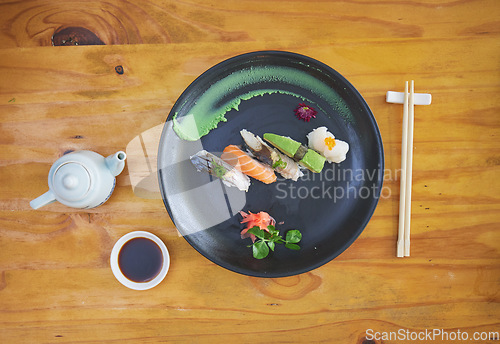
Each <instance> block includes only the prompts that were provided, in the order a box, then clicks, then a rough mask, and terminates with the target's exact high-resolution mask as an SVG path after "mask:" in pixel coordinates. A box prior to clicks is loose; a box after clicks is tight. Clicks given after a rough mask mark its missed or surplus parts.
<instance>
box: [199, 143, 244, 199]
mask: <svg viewBox="0 0 500 344" xmlns="http://www.w3.org/2000/svg"><path fill="white" fill-rule="evenodd" d="M190 159H191V162H192V163H193V165H194V166H195V167H196V169H197V170H198V172H208V173H210V174H211V175H213V176H215V177H217V178H220V179H221V180H222V182H223V183H224V184H225V185H227V186H235V187H237V188H238V189H240V190H241V191H248V187H249V186H250V178H248V177H247V176H246V175H244V174H243V173H241V171H239V170H238V169H236V168H234V167H233V166H231V165H230V164H228V163H227V162H225V161H224V160H222V159H221V158H219V157H218V156H216V155H213V154H212V153H209V152H207V151H206V150H202V151H199V152H198V153H196V154H195V155H192V156H191V157H190Z"/></svg>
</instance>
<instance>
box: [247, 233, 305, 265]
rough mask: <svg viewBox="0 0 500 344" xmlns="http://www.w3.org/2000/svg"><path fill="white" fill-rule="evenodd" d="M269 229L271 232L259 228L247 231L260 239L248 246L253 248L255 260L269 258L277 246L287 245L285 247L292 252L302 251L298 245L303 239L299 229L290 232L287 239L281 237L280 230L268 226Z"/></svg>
mask: <svg viewBox="0 0 500 344" xmlns="http://www.w3.org/2000/svg"><path fill="white" fill-rule="evenodd" d="M267 229H268V230H269V232H267V231H265V230H262V229H260V228H259V226H254V227H252V228H250V229H249V230H248V231H247V233H251V234H253V235H255V236H256V237H257V239H258V240H256V241H255V242H254V243H253V244H252V245H249V246H248V247H252V252H253V257H254V258H257V259H262V258H265V257H267V255H268V254H269V250H271V251H274V248H275V246H276V244H285V247H286V248H289V249H290V250H300V246H299V245H297V244H298V243H299V242H300V240H301V239H302V233H300V231H299V230H298V229H292V230H289V231H288V232H287V233H286V236H285V239H283V237H282V236H281V235H279V230H277V229H276V228H275V227H274V226H271V225H270V226H267Z"/></svg>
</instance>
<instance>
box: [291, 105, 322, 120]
mask: <svg viewBox="0 0 500 344" xmlns="http://www.w3.org/2000/svg"><path fill="white" fill-rule="evenodd" d="M317 113H318V112H317V111H316V110H314V108H313V107H311V106H308V105H306V104H305V103H300V104H299V106H297V108H296V109H295V116H297V118H298V119H301V120H303V121H304V122H309V121H310V120H311V118H316V114H317Z"/></svg>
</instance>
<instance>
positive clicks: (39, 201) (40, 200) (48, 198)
mask: <svg viewBox="0 0 500 344" xmlns="http://www.w3.org/2000/svg"><path fill="white" fill-rule="evenodd" d="M55 200H56V196H55V195H54V194H53V193H52V191H47V192H46V193H44V194H43V195H41V196H39V197H37V198H35V199H34V200H32V201H31V202H30V206H31V208H33V209H38V208H41V207H43V206H45V205H47V204H50V203H52V202H55Z"/></svg>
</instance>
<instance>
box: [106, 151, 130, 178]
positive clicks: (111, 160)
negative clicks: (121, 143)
mask: <svg viewBox="0 0 500 344" xmlns="http://www.w3.org/2000/svg"><path fill="white" fill-rule="evenodd" d="M125 159H127V154H125V152H122V151H119V152H116V153H115V154H112V155H110V156H108V157H107V158H106V159H105V160H106V166H107V167H108V169H109V172H111V174H112V175H113V176H117V175H119V174H120V173H122V171H123V168H124V167H125Z"/></svg>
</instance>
